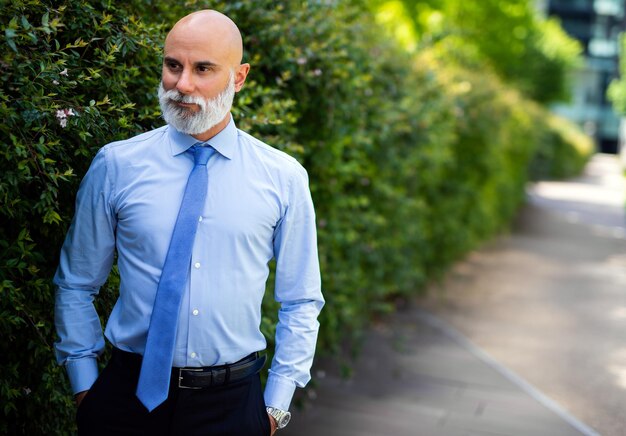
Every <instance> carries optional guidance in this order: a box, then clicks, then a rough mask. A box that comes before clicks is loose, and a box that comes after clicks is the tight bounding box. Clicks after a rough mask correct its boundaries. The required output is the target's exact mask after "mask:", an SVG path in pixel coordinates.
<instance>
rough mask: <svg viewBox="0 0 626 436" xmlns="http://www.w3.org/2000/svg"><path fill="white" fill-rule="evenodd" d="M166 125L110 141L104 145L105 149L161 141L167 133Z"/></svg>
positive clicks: (111, 149) (120, 149)
mask: <svg viewBox="0 0 626 436" xmlns="http://www.w3.org/2000/svg"><path fill="white" fill-rule="evenodd" d="M167 127H168V126H167V125H165V126H162V127H159V128H156V129H153V130H150V131H148V132H144V133H139V134H137V135H135V136H133V137H131V138H128V139H122V140H120V141H114V142H110V143H108V144H107V145H105V146H104V147H102V149H103V150H106V151H109V150H110V151H113V150H115V151H118V150H119V151H126V150H125V149H129V148H138V147H139V148H141V146H142V145H145V146H150V144H152V143H153V142H156V141H161V140H162V139H163V138H164V137H165V135H166V134H167Z"/></svg>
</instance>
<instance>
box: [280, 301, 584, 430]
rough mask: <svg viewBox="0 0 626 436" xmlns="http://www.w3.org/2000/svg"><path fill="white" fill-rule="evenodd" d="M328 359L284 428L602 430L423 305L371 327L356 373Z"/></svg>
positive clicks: (355, 367)
mask: <svg viewBox="0 0 626 436" xmlns="http://www.w3.org/2000/svg"><path fill="white" fill-rule="evenodd" d="M320 363H321V364H320V365H317V367H318V368H320V367H323V368H324V371H323V372H322V370H320V369H318V373H317V377H316V379H317V387H316V388H315V394H316V397H317V398H316V399H315V400H310V399H307V400H306V401H305V404H306V407H305V409H304V410H301V411H298V410H294V416H293V419H292V423H291V424H290V425H289V426H288V427H287V428H286V429H285V430H283V431H281V433H282V436H296V435H297V436H313V435H316V436H319V435H323V436H437V435H445V436H464V435H468V436H469V435H492V436H495V435H510V436H513V435H520V436H521V435H550V436H560V435H562V436H571V435H595V434H596V433H595V432H594V431H593V430H592V429H590V428H589V427H587V426H586V425H585V424H583V423H581V422H579V421H578V420H576V419H575V418H574V417H572V416H571V415H569V414H568V413H567V412H566V411H564V410H563V409H561V408H560V407H559V406H558V405H556V404H555V403H553V402H552V401H551V400H549V399H547V398H546V397H545V396H543V395H542V394H541V393H540V392H538V391H537V390H536V389H535V388H533V387H532V386H530V385H529V384H528V383H526V382H525V381H523V380H522V379H521V378H520V377H519V376H517V375H515V374H513V373H512V372H511V371H509V370H507V369H506V368H504V367H502V366H501V365H499V364H498V363H497V362H495V361H494V360H493V359H491V358H490V357H489V356H488V355H486V353H484V352H483V351H482V350H480V349H478V348H477V347H475V346H474V345H472V344H471V343H470V342H469V341H467V339H465V338H464V337H463V336H462V335H460V334H459V333H458V332H456V331H455V330H454V329H453V328H451V327H450V326H449V325H448V324H447V323H446V322H444V321H442V320H441V319H440V318H438V317H435V316H433V315H431V314H430V313H428V312H425V311H423V310H421V309H419V308H410V309H405V310H403V311H402V312H401V313H399V314H397V315H396V316H394V318H393V320H392V321H390V322H389V323H386V324H384V325H382V324H381V325H378V326H376V327H374V328H373V329H372V330H371V332H370V334H369V335H368V339H367V341H366V342H365V344H364V348H363V350H362V353H361V357H360V358H359V360H358V361H357V363H356V365H355V366H354V373H353V376H352V377H351V378H349V379H344V378H342V377H340V375H339V374H340V368H336V367H334V364H333V362H328V361H326V362H320ZM320 375H321V376H322V377H320Z"/></svg>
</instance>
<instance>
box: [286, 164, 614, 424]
mask: <svg viewBox="0 0 626 436" xmlns="http://www.w3.org/2000/svg"><path fill="white" fill-rule="evenodd" d="M599 159H600V167H602V164H603V159H604V157H602V156H600V157H599ZM597 163H598V161H597V160H594V164H592V165H591V169H592V171H591V172H590V173H588V176H587V177H588V178H589V177H591V178H592V179H593V177H597V180H595V179H594V180H590V179H588V178H587V179H581V180H579V181H578V182H580V183H582V184H583V185H594V184H595V183H596V182H597V183H600V182H601V181H602V180H601V179H602V178H603V177H604V176H603V175H602V174H601V173H602V171H600V173H599V174H596V173H594V168H595V169H597V167H598V165H597ZM594 165H595V166H594ZM622 181H623V180H622ZM604 182H606V180H604ZM615 182H616V183H618V184H619V182H620V179H615ZM581 187H582V188H584V186H578V188H581ZM573 188H575V187H574V186H573V185H572V184H571V183H569V184H563V185H562V186H559V185H554V184H552V185H537V186H535V189H534V190H533V192H532V193H531V197H532V204H531V205H530V206H529V208H527V210H526V211H525V212H524V213H523V214H522V219H529V220H533V225H539V226H541V225H542V224H541V223H542V222H544V219H545V218H546V216H545V215H542V213H538V214H536V213H535V212H537V211H539V212H541V211H542V209H541V208H542V207H547V206H546V205H545V204H543V203H542V201H543V200H542V199H546V198H549V197H550V195H552V194H554V192H553V191H554V190H558V189H563V190H565V192H574V191H573V190H572V189H573ZM587 188H588V189H587V191H585V189H583V190H582V191H581V190H580V189H576V190H575V191H576V192H578V194H576V195H578V196H580V195H581V194H580V193H581V192H582V193H583V194H585V195H587V194H588V197H589V198H588V199H587V200H585V201H583V202H582V203H584V204H590V203H593V202H594V200H599V198H600V196H601V195H602V192H605V191H606V190H605V191H601V190H600V191H598V190H594V189H593V188H592V187H589V186H587ZM551 190H552V191H551ZM568 190H569V191H568ZM559 195H560V197H559V196H558V195H556V194H554V197H555V198H556V197H559V198H561V199H563V198H565V199H564V200H563V201H562V203H559V205H560V206H562V207H563V212H564V214H565V215H563V216H564V217H565V218H566V219H564V220H563V221H562V222H557V221H558V218H554V219H556V220H557V221H555V220H554V219H552V220H548V221H546V223H547V224H548V225H549V226H550V228H549V229H547V230H546V229H544V230H545V231H547V232H550V235H551V236H553V237H554V235H555V234H556V233H559V231H560V229H562V230H563V231H566V232H567V234H566V235H565V236H566V237H567V241H568V244H571V247H572V248H570V249H568V250H569V251H570V252H573V251H575V250H576V249H575V248H573V247H576V238H577V237H578V236H577V235H579V234H580V235H584V236H585V238H587V239H585V240H584V241H581V243H582V244H583V245H582V247H585V246H588V245H589V242H590V239H589V238H590V237H592V238H593V237H595V236H593V234H595V235H596V236H597V237H599V238H602V237H606V236H610V237H612V238H617V239H618V240H619V241H623V239H622V238H623V234H622V233H620V232H622V230H620V229H621V228H623V224H624V223H623V221H622V222H621V226H620V222H619V218H618V221H612V218H608V217H607V216H606V215H607V214H605V213H602V209H601V207H600V205H599V202H596V203H598V204H596V206H590V207H589V208H588V209H584V210H581V209H580V208H578V209H577V212H576V213H572V212H571V210H570V206H571V204H569V203H568V201H569V200H571V201H574V200H576V201H578V200H580V198H579V197H576V198H572V199H568V198H567V196H565V197H564V196H563V195H562V193H561V194H559ZM572 195H574V194H572ZM554 205H555V203H554V201H553V202H552V203H551V206H550V207H552V208H554V207H555V206H554ZM560 206H558V207H560ZM558 207H557V208H558ZM537 220H538V221H539V223H537ZM579 220H582V221H589V220H592V221H593V222H592V223H591V224H593V226H594V227H593V232H578V231H577V229H576V228H572V227H567V226H565V225H564V224H563V223H565V224H568V223H575V222H578V221H579ZM590 233H591V235H590ZM618 233H619V234H618ZM546 235H547V234H546ZM538 238H539V239H541V235H539V236H538ZM544 239H545V238H544ZM525 241H527V242H528V238H526V239H525ZM619 241H618V242H619ZM508 243H510V244H512V243H513V242H511V241H508ZM619 243H620V244H621V242H619ZM505 245H506V244H505ZM620 247H621V245H620ZM514 248H515V247H513V249H514ZM525 248H526V249H529V250H530V249H532V248H529V247H525ZM506 249H511V247H509V246H507V247H506ZM551 249H552V250H553V251H551V252H550V253H549V256H555V255H556V256H558V253H557V250H555V249H554V247H553V246H552V248H551ZM543 259H544V262H545V259H546V258H545V257H544V258H543ZM568 261H569V260H568ZM465 266H467V265H465ZM469 266H471V261H470V265H469ZM483 272H484V271H483ZM528 274H532V273H531V272H529V273H528ZM503 279H504V278H503ZM461 281H462V282H463V283H464V284H465V285H464V286H470V285H472V286H475V285H476V283H479V282H477V281H475V282H472V280H469V281H468V280H466V279H463V280H461ZM501 283H504V282H501ZM546 286H547V285H546ZM460 288H461V289H460V290H459V291H460V292H461V291H464V289H462V288H463V286H460ZM453 299H454V296H453ZM480 301H481V300H480V298H478V299H477V300H475V301H474V304H477V305H480V304H481V303H480ZM421 306H422V307H430V306H429V305H428V304H426V306H424V304H423V302H422V304H421ZM483 312H484V311H483ZM462 313H465V312H462ZM444 314H445V312H444ZM500 322H501V323H503V322H504V323H506V322H507V321H504V320H502V321H500ZM498 325H502V327H504V324H497V323H495V324H494V323H492V324H490V325H489V328H490V329H491V330H493V329H494V328H497V327H498ZM550 340H551V339H550ZM500 362H502V360H498V361H496V360H495V359H494V358H492V357H490V355H488V354H487V353H486V352H485V351H483V350H482V349H480V348H479V347H477V346H476V345H474V344H473V343H472V342H470V341H469V340H468V339H467V338H466V337H465V336H464V335H462V334H461V333H459V331H457V330H455V329H454V328H453V327H452V326H451V324H448V322H447V321H444V320H443V318H440V317H438V316H436V315H434V314H433V312H429V311H426V310H424V309H423V308H420V307H408V308H405V309H403V310H401V311H400V312H399V313H398V314H396V315H394V316H393V318H392V319H391V320H389V321H387V322H386V323H384V324H380V325H376V326H374V327H373V329H372V330H371V332H370V333H369V334H368V336H367V340H366V342H365V343H364V346H363V350H362V352H361V357H360V358H359V360H358V361H357V362H356V364H355V365H354V367H353V373H352V376H351V377H350V378H345V377H341V376H340V374H341V368H339V367H337V365H336V363H334V362H332V361H330V360H328V361H324V360H322V361H320V362H318V363H317V365H316V370H315V373H316V376H315V383H316V386H315V388H314V390H312V391H310V392H309V396H308V397H307V398H304V396H303V395H300V396H299V397H297V398H299V400H300V401H302V402H303V404H304V409H303V410H302V411H297V410H294V417H293V420H292V423H291V424H290V425H289V427H288V428H287V429H285V430H283V431H281V434H282V436H290V435H291V436H296V435H297V436H312V435H316V436H317V435H322V436H405V435H407V436H408V435H411V436H439V435H442V436H456V435H492V436H495V435H507V436H514V435H549V436H553V435H596V434H598V433H597V432H596V431H594V430H593V429H592V428H590V427H589V426H588V425H586V424H585V423H583V422H581V421H580V420H579V419H577V418H576V417H574V416H572V414H571V413H569V412H568V411H566V410H565V409H564V408H563V407H562V406H561V405H559V404H557V403H556V402H554V401H553V400H551V399H550V398H548V397H547V396H546V395H544V394H543V393H542V392H541V391H540V390H539V389H537V388H536V387H534V386H532V385H531V384H530V383H528V382H527V381H526V380H524V379H523V378H522V377H520V376H519V375H517V374H516V373H514V372H513V371H512V370H511V369H509V368H510V367H507V366H504V365H503V364H502V363H500ZM546 366H548V365H546ZM570 366H571V365H570ZM540 367H541V365H539V368H537V365H535V368H537V370H538V371H541V368H540Z"/></svg>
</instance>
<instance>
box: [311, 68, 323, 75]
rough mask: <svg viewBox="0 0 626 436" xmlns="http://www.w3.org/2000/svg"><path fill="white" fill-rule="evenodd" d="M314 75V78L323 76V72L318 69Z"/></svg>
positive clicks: (314, 71)
mask: <svg viewBox="0 0 626 436" xmlns="http://www.w3.org/2000/svg"><path fill="white" fill-rule="evenodd" d="M313 75H314V76H321V75H322V70H320V69H319V68H316V69H315V70H313Z"/></svg>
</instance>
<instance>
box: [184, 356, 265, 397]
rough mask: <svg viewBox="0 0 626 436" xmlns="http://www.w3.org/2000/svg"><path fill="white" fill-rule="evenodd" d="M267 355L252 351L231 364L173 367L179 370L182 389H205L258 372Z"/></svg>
mask: <svg viewBox="0 0 626 436" xmlns="http://www.w3.org/2000/svg"><path fill="white" fill-rule="evenodd" d="M266 359H267V357H266V356H265V355H263V356H260V357H259V354H258V353H252V354H251V355H249V356H248V357H245V358H243V359H242V360H240V361H238V362H236V363H232V364H230V365H220V366H209V367H204V368H172V369H173V371H176V372H178V387H179V388H181V389H203V388H210V387H212V386H223V385H226V384H228V383H231V382H234V381H237V380H242V379H244V378H246V377H249V376H251V375H253V374H256V373H257V372H259V371H260V370H261V368H263V365H265V360H266Z"/></svg>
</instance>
